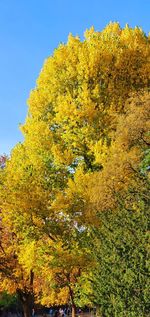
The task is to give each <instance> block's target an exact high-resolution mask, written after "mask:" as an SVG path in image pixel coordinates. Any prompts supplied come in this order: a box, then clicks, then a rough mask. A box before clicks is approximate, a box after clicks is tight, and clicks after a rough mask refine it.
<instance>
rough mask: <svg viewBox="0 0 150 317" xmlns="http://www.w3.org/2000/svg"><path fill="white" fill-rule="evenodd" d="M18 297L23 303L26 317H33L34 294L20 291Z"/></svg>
mask: <svg viewBox="0 0 150 317" xmlns="http://www.w3.org/2000/svg"><path fill="white" fill-rule="evenodd" d="M18 295H19V298H20V301H21V303H22V308H23V315H24V317H31V316H32V309H33V304H34V296H33V294H32V293H30V292H23V291H21V290H18Z"/></svg>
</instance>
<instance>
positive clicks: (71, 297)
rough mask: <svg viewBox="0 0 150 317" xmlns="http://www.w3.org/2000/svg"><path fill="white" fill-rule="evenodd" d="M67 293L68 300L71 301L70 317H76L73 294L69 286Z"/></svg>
mask: <svg viewBox="0 0 150 317" xmlns="http://www.w3.org/2000/svg"><path fill="white" fill-rule="evenodd" d="M69 293H70V299H71V303H72V306H71V307H72V317H75V316H76V305H75V303H74V294H73V290H72V288H71V287H70V285H69Z"/></svg>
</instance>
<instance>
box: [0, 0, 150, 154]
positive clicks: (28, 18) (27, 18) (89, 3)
mask: <svg viewBox="0 0 150 317" xmlns="http://www.w3.org/2000/svg"><path fill="white" fill-rule="evenodd" d="M110 21H118V22H120V25H121V26H122V27H124V26H125V24H126V23H128V24H129V25H130V26H131V27H134V26H136V25H138V26H141V27H142V28H143V30H144V31H145V32H146V33H147V34H148V32H149V31H150V0H126V1H124V0H72V1H71V0H0V154H3V153H4V152H5V153H7V154H8V153H9V152H10V150H11V149H12V147H13V146H14V145H15V144H16V143H17V142H19V141H21V140H22V135H21V133H20V131H19V128H18V126H19V123H23V122H24V120H25V116H26V113H27V106H26V100H27V99H28V96H29V93H30V90H31V89H32V88H34V86H35V81H36V78H37V77H38V74H39V72H40V70H41V67H42V65H43V62H44V59H45V58H46V57H48V56H49V55H50V54H52V52H53V50H54V49H55V48H56V47H57V46H58V44H59V43H60V42H66V41H67V36H68V34H69V33H70V32H71V33H73V35H77V34H78V35H79V36H80V37H81V38H82V37H83V33H84V31H85V29H87V28H89V27H91V26H92V25H94V27H95V29H96V30H99V31H100V30H102V29H103V28H104V27H105V26H106V24H108V23H109V22H110Z"/></svg>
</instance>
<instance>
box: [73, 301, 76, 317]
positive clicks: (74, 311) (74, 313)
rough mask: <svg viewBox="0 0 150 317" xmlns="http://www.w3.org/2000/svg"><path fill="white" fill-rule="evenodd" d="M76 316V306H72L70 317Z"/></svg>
mask: <svg viewBox="0 0 150 317" xmlns="http://www.w3.org/2000/svg"><path fill="white" fill-rule="evenodd" d="M75 316H76V306H75V304H72V317H75Z"/></svg>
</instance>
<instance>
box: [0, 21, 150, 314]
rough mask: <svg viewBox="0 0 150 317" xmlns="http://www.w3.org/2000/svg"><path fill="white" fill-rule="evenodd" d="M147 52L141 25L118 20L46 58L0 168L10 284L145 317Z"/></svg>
mask: <svg viewBox="0 0 150 317" xmlns="http://www.w3.org/2000/svg"><path fill="white" fill-rule="evenodd" d="M149 57H150V42H149V38H148V37H147V36H146V35H145V34H144V33H143V31H142V30H141V29H140V28H137V27H136V28H135V29H131V28H129V26H128V25H126V27H125V28H124V29H121V28H120V26H119V24H118V23H110V24H109V25H108V26H107V27H106V28H105V29H104V30H103V31H102V32H95V31H94V29H93V28H91V29H90V30H88V31H86V32H85V39H84V41H80V39H79V38H78V37H73V36H72V35H70V36H69V38H68V42H67V44H61V45H60V46H59V47H58V48H57V49H56V50H55V51H54V54H53V56H50V57H49V58H48V59H47V60H46V62H45V64H44V66H43V69H42V70H41V73H40V75H39V78H38V80H37V85H36V87H35V89H34V90H33V91H31V94H30V97H29V100H28V105H29V110H28V115H27V118H26V122H25V124H24V125H23V126H22V127H21V130H22V132H23V134H24V141H23V143H22V144H18V145H17V146H16V147H15V148H14V150H13V151H12V154H11V157H10V159H9V160H7V163H6V166H4V167H5V168H2V169H1V173H0V186H1V192H0V208H1V226H2V228H1V241H2V242H1V254H2V256H1V258H2V262H1V265H2V268H1V279H2V286H1V287H2V289H7V290H8V291H9V292H13V291H14V292H15V291H18V293H19V294H20V296H22V295H24V297H25V294H26V295H27V298H28V297H30V295H31V296H32V301H33V297H34V298H35V300H36V301H40V302H41V303H43V304H46V305H53V304H57V305H58V304H65V303H71V304H72V306H73V308H74V309H75V306H76V305H78V306H84V305H94V304H96V305H97V304H99V305H100V306H101V311H102V313H103V314H104V316H115V317H116V316H119V317H120V316H135V315H139V317H140V316H142V317H144V316H148V315H147V312H148V304H147V303H148V294H147V287H148V286H147V281H146V278H145V276H147V270H148V268H147V265H148V262H147V257H148V255H147V252H148V250H147V248H148V247H147V230H148V229H147V228H148V222H147V218H148V214H149V207H148V206H149V202H148V198H147V196H148V188H149V187H148V186H149V174H148V171H149V164H150V155H149V145H150V117H149V113H150V96H149V83H150V58H149ZM123 223H124V224H125V225H124V226H122V224H123ZM145 230H146V231H145ZM133 232H134V233H133ZM145 232H146V233H145ZM102 237H103V238H102ZM137 240H138V241H139V245H138V248H136V242H137ZM92 244H93V247H92V249H91V245H92ZM131 254H132V261H130V256H131ZM142 254H143V255H142ZM122 258H123V261H122ZM143 261H145V262H143ZM143 263H144V264H143ZM8 273H9V274H8ZM108 273H109V274H108ZM144 274H145V275H144ZM93 281H94V287H93ZM132 293H133V294H132ZM131 294H132V296H131ZM139 294H140V295H139ZM138 295H139V296H138ZM129 298H130V300H129ZM30 302H31V301H30ZM30 306H31V303H30ZM24 311H25V310H24ZM125 313H126V315H125ZM30 314H31V312H27V311H26V312H25V315H26V316H27V317H28V316H30ZM142 314H143V315H142ZM144 314H145V315H144Z"/></svg>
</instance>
